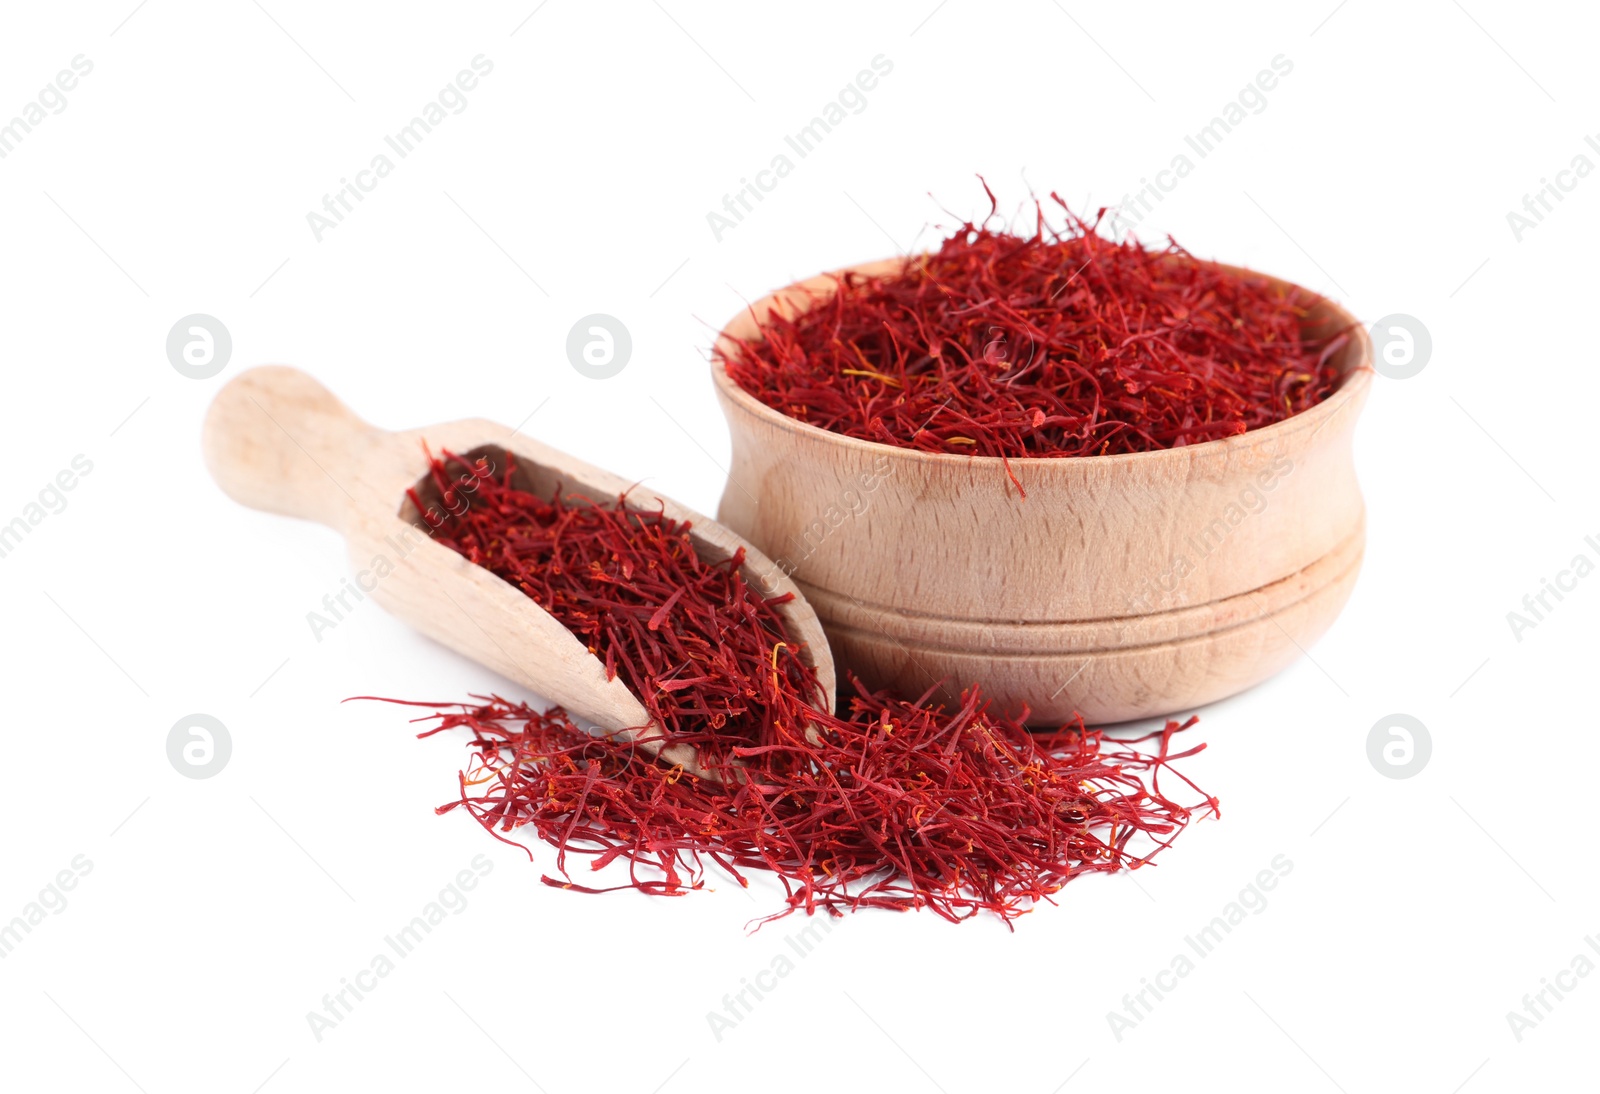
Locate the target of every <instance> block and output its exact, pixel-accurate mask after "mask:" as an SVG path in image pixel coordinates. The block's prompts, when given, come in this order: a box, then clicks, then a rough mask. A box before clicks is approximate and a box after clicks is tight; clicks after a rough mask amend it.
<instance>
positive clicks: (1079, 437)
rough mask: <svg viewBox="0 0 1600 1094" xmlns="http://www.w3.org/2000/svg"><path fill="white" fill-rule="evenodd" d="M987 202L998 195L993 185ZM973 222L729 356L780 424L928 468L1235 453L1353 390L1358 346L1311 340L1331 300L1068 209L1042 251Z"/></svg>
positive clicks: (850, 276)
mask: <svg viewBox="0 0 1600 1094" xmlns="http://www.w3.org/2000/svg"><path fill="white" fill-rule="evenodd" d="M985 191H986V192H988V188H987V186H985ZM989 197H990V201H991V208H990V215H989V217H988V218H986V219H985V220H984V221H983V223H982V224H972V223H970V222H969V223H964V224H962V225H961V226H960V227H959V228H958V229H957V230H956V231H955V232H954V233H953V234H951V236H950V237H949V238H947V239H945V240H944V241H943V243H942V244H941V245H940V247H939V249H938V250H937V251H936V252H934V253H933V254H930V255H926V256H922V257H919V258H916V259H913V260H910V261H908V262H907V263H906V265H905V266H904V268H903V269H902V270H900V271H899V272H897V273H894V274H892V275H888V276H881V277H867V276H863V275H861V274H858V273H854V272H848V273H845V274H843V275H842V276H838V277H835V278H834V287H833V288H832V289H830V290H829V291H828V292H825V293H819V294H817V295H816V298H815V299H814V301H813V303H812V305H811V306H810V307H809V308H807V309H806V310H804V311H802V312H800V313H799V314H798V315H793V316H785V315H783V314H780V313H779V312H777V311H775V310H772V311H769V312H768V313H767V314H764V315H756V316H755V319H756V321H757V323H758V324H759V326H760V328H761V334H762V336H761V338H760V339H759V340H755V341H736V343H735V344H734V346H733V347H732V349H730V350H728V351H727V352H725V353H723V354H720V355H719V356H720V359H721V360H722V361H723V363H724V364H725V366H726V369H727V373H728V376H729V377H730V378H731V379H732V380H733V381H734V382H735V383H737V384H738V385H739V386H740V387H741V388H743V389H744V390H745V391H747V392H749V393H750V394H751V395H753V396H755V397H756V398H757V399H759V400H760V401H761V402H763V403H765V404H766V405H767V406H769V407H771V408H772V409H774V410H777V411H779V412H780V413H782V414H785V415H787V416H789V417H792V418H796V419H798V420H800V421H802V422H807V423H809V424H811V425H814V426H818V427H820V428H822V429H827V430H831V431H833V432H836V433H842V434H845V435H846V436H850V437H856V438H859V439H862V440H867V441H877V442H880V443H883V444H890V445H895V446H898V447H902V448H913V449H918V450H921V451H924V452H943V453H956V454H961V455H969V456H970V455H977V456H999V457H1005V458H1020V457H1035V456H1099V455H1106V454H1118V453H1128V452H1148V451H1153V450H1157V449H1167V448H1176V447H1180V446H1183V445H1191V444H1198V443H1201V442H1204V441H1213V440H1218V439H1221V438H1226V437H1232V436H1234V435H1236V434H1239V433H1243V432H1245V431H1247V430H1251V429H1259V428H1261V427H1262V426H1267V425H1271V424H1272V423H1274V422H1278V421H1282V420H1283V419H1285V418H1288V417H1290V416H1292V415H1295V414H1298V413H1300V412H1301V411H1304V410H1306V409H1307V408H1309V407H1311V406H1314V405H1315V404H1317V403H1319V402H1321V401H1322V400H1323V399H1325V398H1327V397H1328V395H1330V394H1331V393H1332V392H1333V391H1334V389H1335V388H1336V387H1338V384H1339V379H1340V376H1339V372H1338V369H1337V367H1336V364H1335V361H1334V358H1335V355H1336V354H1337V353H1338V351H1339V350H1340V349H1341V348H1342V347H1343V346H1344V345H1345V342H1346V340H1347V335H1346V334H1344V333H1340V334H1336V335H1334V336H1332V337H1329V338H1315V339H1311V338H1306V337H1304V336H1303V335H1302V321H1303V320H1305V319H1306V317H1307V315H1308V313H1309V309H1310V308H1311V306H1312V305H1313V304H1314V303H1315V302H1316V300H1317V298H1316V297H1315V296H1314V295H1313V294H1311V293H1309V292H1306V291H1304V290H1301V289H1295V288H1290V287H1282V286H1277V285H1274V284H1273V283H1272V282H1270V281H1269V280H1267V279H1266V278H1264V277H1259V276H1250V275H1244V274H1239V273H1234V272H1230V271H1228V270H1225V269H1223V268H1221V267H1219V266H1215V265H1212V264H1210V263H1205V262H1201V261H1198V260H1197V259H1195V258H1194V257H1193V256H1192V255H1190V254H1189V253H1188V252H1187V251H1185V250H1183V249H1182V248H1181V247H1179V246H1178V245H1177V244H1176V243H1175V242H1172V241H1171V240H1170V239H1169V241H1168V245H1167V246H1166V247H1163V248H1149V247H1145V246H1143V245H1141V244H1140V243H1139V242H1138V241H1137V240H1135V239H1132V238H1131V237H1130V238H1128V239H1126V240H1124V241H1121V242H1118V241H1114V240H1111V239H1107V238H1105V237H1104V236H1102V235H1101V234H1100V233H1099V227H1100V223H1101V219H1102V218H1103V217H1104V214H1105V210H1101V211H1100V214H1099V215H1098V216H1097V217H1096V219H1095V220H1094V221H1092V222H1090V221H1086V220H1083V219H1082V218H1080V217H1078V216H1076V215H1074V214H1073V213H1072V211H1071V210H1070V209H1068V208H1067V205H1066V203H1065V202H1063V201H1062V200H1061V199H1060V198H1059V197H1057V196H1056V195H1055V194H1051V195H1050V197H1051V200H1052V201H1053V202H1054V203H1055V205H1057V206H1059V208H1060V211H1061V212H1062V213H1063V214H1064V217H1065V226H1064V227H1063V228H1061V229H1059V230H1058V229H1054V228H1052V227H1050V226H1049V225H1048V224H1047V223H1046V217H1045V210H1044V207H1043V205H1041V204H1039V203H1037V202H1036V203H1035V223H1034V229H1033V231H1032V233H1031V234H1027V235H1018V234H1014V233H1012V232H1010V231H1008V230H1006V229H1005V228H1003V227H1001V228H996V227H992V226H991V225H992V224H993V223H994V222H995V219H996V214H995V208H996V207H995V205H994V204H993V201H994V195H993V193H992V192H989Z"/></svg>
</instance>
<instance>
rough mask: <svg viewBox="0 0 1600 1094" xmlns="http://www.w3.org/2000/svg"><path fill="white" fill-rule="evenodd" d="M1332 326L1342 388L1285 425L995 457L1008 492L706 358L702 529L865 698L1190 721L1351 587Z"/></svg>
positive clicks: (1348, 505) (1346, 394) (879, 267)
mask: <svg viewBox="0 0 1600 1094" xmlns="http://www.w3.org/2000/svg"><path fill="white" fill-rule="evenodd" d="M900 264H901V260H889V261H886V262H878V263H871V264H868V265H865V266H860V267H855V269H857V270H859V271H860V272H863V273H866V274H880V273H885V272H889V271H892V270H894V269H897V268H898V267H899V266H900ZM1224 268H1226V269H1234V268H1233V267H1224ZM1279 284H1282V283H1281V282H1280V283H1279ZM833 286H834V281H833V280H832V275H825V276H823V277H818V278H812V279H810V280H809V281H805V282H800V283H799V284H797V285H794V286H790V287H789V288H788V289H785V290H782V291H780V292H778V293H774V294H773V295H772V296H769V297H767V298H765V299H763V300H760V301H757V302H756V304H755V305H753V306H752V307H751V308H750V309H747V310H746V311H743V312H741V313H740V314H739V315H737V316H735V317H734V319H732V320H731V321H730V322H729V323H728V325H727V327H726V329H725V331H724V335H723V337H722V339H720V340H719V347H720V348H722V349H723V350H724V351H731V342H730V341H729V339H730V338H739V339H744V340H752V339H756V338H759V337H760V330H759V326H758V324H757V321H756V317H757V316H765V315H766V314H767V312H768V310H769V309H772V308H777V309H780V310H781V311H783V312H784V313H786V314H795V313H796V312H797V311H798V310H800V309H804V308H806V307H809V306H811V304H812V302H813V301H814V300H815V299H816V298H817V295H818V294H821V295H822V296H826V295H827V294H829V293H831V292H832V290H833ZM1346 327H1350V328H1352V329H1351V338H1350V341H1349V343H1348V345H1347V346H1346V348H1345V349H1344V351H1343V352H1342V353H1341V355H1340V357H1339V359H1338V362H1337V363H1338V366H1339V368H1340V369H1341V371H1342V372H1343V374H1344V380H1343V382H1342V384H1341V386H1340V387H1339V389H1338V390H1337V391H1335V392H1334V394H1333V395H1332V396H1330V397H1329V398H1328V399H1326V400H1325V401H1323V402H1322V403H1320V404H1318V405H1317V406H1315V407H1312V408H1311V409H1310V410H1307V411H1306V412H1305V413H1303V414H1299V415H1296V416H1295V417H1293V418H1290V419H1287V420H1285V421H1283V422H1279V423H1277V424H1275V425H1272V426H1269V427H1267V428H1264V429H1259V430H1255V431H1252V432H1250V433H1245V434H1242V435H1240V436H1238V437H1232V438H1229V439H1227V440H1222V441H1212V442H1208V443H1205V444H1198V445H1191V446H1188V447H1185V448H1177V449H1171V450H1168V451H1163V452H1146V453H1136V454H1131V455H1117V456H1095V457H1079V458H1065V459H1038V458H1036V459H1020V460H1012V461H1010V463H1011V469H1012V470H1013V471H1014V472H1015V474H1016V476H1017V477H1018V478H1019V479H1020V480H1021V481H1022V483H1023V486H1024V488H1025V489H1026V491H1027V497H1026V498H1023V497H1022V496H1021V495H1020V494H1019V493H1018V491H1017V490H1016V489H1015V487H1014V486H1012V485H1011V483H1010V481H1009V479H1008V478H1007V476H1006V471H1005V468H1004V466H1003V465H1002V463H1001V461H1000V460H999V459H996V458H992V457H969V456H961V455H942V454H935V453H924V452H916V451H912V450H909V449H904V448H896V447H893V446H889V445H883V444H876V443H873V442H870V441H861V440H855V439H853V438H849V437H845V436H842V435H840V434H836V433H830V432H827V431H825V430H822V429H818V428H816V427H814V426H810V425H806V424H804V423H802V422H799V421H796V420H794V419H792V418H789V417H787V416H785V415H783V414H780V413H778V412H777V411H775V410H772V409H771V408H769V407H767V406H765V405H764V404H762V403H761V402H760V401H759V400H757V399H755V398H754V397H753V396H751V395H750V394H749V393H747V392H745V391H744V390H742V389H741V388H739V386H738V385H737V384H735V383H733V382H732V381H731V380H730V379H729V378H728V376H727V373H726V371H725V369H724V368H723V367H722V365H721V364H720V362H719V363H715V364H714V365H713V376H714V379H715V383H716V389H717V394H718V398H719V399H720V401H721V403H722V407H723V411H724V413H725V414H726V416H727V418H728V422H729V426H730V429H731V431H732V435H733V463H732V467H731V479H732V481H731V482H730V484H729V487H728V489H727V490H726V491H725V492H724V494H723V497H722V503H721V507H720V508H719V510H718V517H719V519H720V520H721V521H722V522H723V523H724V524H727V525H728V526H729V527H730V528H733V529H734V530H735V531H737V532H739V533H740V534H742V535H744V536H745V537H746V538H748V539H749V540H750V541H751V542H753V543H755V544H756V545H758V546H760V547H761V548H762V549H763V550H764V551H765V552H766V553H767V554H769V555H771V556H772V557H773V558H774V559H776V560H778V562H779V563H780V565H783V566H784V567H785V569H788V570H789V571H790V572H791V573H792V574H793V576H794V577H795V579H796V581H797V583H798V584H799V586H800V588H802V589H803V590H804V591H805V592H806V595H807V597H808V599H810V600H811V602H812V605H813V607H815V608H816V610H817V613H818V615H819V616H820V617H821V618H822V622H823V626H824V628H825V629H826V630H827V632H828V637H829V639H830V641H831V642H832V644H833V652H834V657H835V659H836V660H837V661H838V663H839V665H840V666H841V667H844V668H848V669H851V670H852V671H855V672H857V673H859V674H860V675H861V676H862V677H864V678H865V679H866V680H867V681H868V682H869V683H870V684H872V685H874V686H887V687H892V688H895V689H896V690H898V691H901V692H902V693H907V694H918V693H920V692H922V691H923V690H925V689H927V688H928V687H930V686H934V685H939V688H940V691H941V693H942V694H943V695H945V696H946V697H950V696H951V695H953V694H954V693H956V692H958V691H959V690H960V689H961V688H963V687H965V686H966V685H968V684H971V683H977V684H980V685H982V687H983V690H984V692H985V694H987V695H989V696H990V697H992V698H993V699H994V700H995V701H996V703H997V704H999V705H1000V706H1001V707H1002V708H1004V709H1006V710H1009V711H1016V710H1019V709H1020V708H1022V707H1024V706H1026V707H1027V708H1028V709H1029V710H1030V711H1031V712H1032V714H1031V717H1032V719H1033V720H1034V721H1035V722H1037V723H1059V722H1060V721H1062V720H1064V719H1066V718H1069V717H1071V716H1072V715H1073V714H1074V713H1081V714H1083V716H1084V717H1085V718H1087V719H1088V720H1090V721H1091V722H1116V721H1123V720H1128V719H1134V718H1143V717H1149V716H1153V715H1161V714H1169V713H1174V712H1177V711H1182V710H1187V709H1190V708H1192V707H1194V706H1197V705H1200V704H1203V703H1207V702H1211V701H1213V700H1216V699H1220V698H1222V697H1224V696H1227V695H1231V694H1234V693H1235V692H1238V691H1241V690H1243V689H1245V688H1247V687H1250V686H1252V685H1253V684H1256V683H1258V682H1260V681H1261V680H1263V679H1265V678H1266V677H1267V676H1270V675H1271V674H1272V673H1275V672H1277V671H1278V670H1280V669H1281V668H1283V667H1284V666H1285V665H1287V664H1289V663H1290V662H1291V661H1293V660H1294V659H1295V658H1296V657H1298V656H1299V655H1300V654H1301V652H1302V651H1303V649H1304V648H1305V647H1308V646H1310V645H1311V643H1312V642H1313V641H1315V639H1316V638H1317V637H1318V636H1319V635H1321V634H1322V633H1323V632H1324V631H1325V630H1326V629H1327V627H1328V626H1329V625H1330V624H1331V623H1332V621H1333V619H1334V617H1335V616H1336V615H1337V614H1338V612H1339V610H1340V609H1341V608H1342V607H1343V605H1344V603H1345V600H1346V599H1347V598H1348V596H1349V593H1350V590H1351V588H1352V587H1353V585H1354V582H1355V577H1356V574H1357V572H1358V570H1359V568H1360V562H1361V556H1362V551H1363V547H1364V543H1365V510H1364V507H1363V504H1362V500H1361V494H1360V491H1359V489H1358V487H1357V483H1356V478H1355V469H1354V464H1353V460H1352V455H1351V443H1352V434H1353V431H1354V427H1355V422H1356V417H1357V415H1358V413H1359V411H1360V409H1361V406H1362V404H1363V402H1364V400H1365V398H1366V395H1367V390H1368V387H1369V386H1370V381H1371V371H1370V368H1369V367H1368V366H1369V365H1370V359H1371V352H1372V351H1371V345H1370V342H1369V341H1368V338H1367V335H1366V332H1365V331H1364V330H1363V329H1362V328H1361V327H1360V326H1359V325H1357V324H1355V320H1354V318H1353V317H1352V316H1350V315H1349V314H1348V313H1347V312H1345V311H1344V310H1343V309H1342V308H1340V307H1338V306H1337V305H1336V304H1334V303H1332V302H1331V301H1327V300H1319V302H1318V303H1317V304H1316V305H1315V306H1314V307H1313V308H1312V309H1311V314H1310V317H1309V318H1308V320H1307V323H1306V331H1307V333H1308V334H1322V333H1328V332H1331V331H1335V330H1340V329H1344V328H1346Z"/></svg>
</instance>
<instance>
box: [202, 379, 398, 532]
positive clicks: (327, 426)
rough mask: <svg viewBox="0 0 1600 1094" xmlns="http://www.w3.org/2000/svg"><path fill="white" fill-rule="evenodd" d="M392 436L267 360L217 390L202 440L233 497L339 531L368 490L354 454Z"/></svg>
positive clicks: (216, 474) (214, 470)
mask: <svg viewBox="0 0 1600 1094" xmlns="http://www.w3.org/2000/svg"><path fill="white" fill-rule="evenodd" d="M387 436H388V434H386V433H383V432H382V431H380V430H376V429H374V428H373V427H372V426H370V425H368V424H367V423H366V422H364V421H362V420H361V419H360V418H358V417H356V415H354V414H352V413H351V412H350V410H349V408H347V407H346V406H345V405H344V404H343V403H341V402H340V401H339V400H338V399H337V398H336V397H335V396H334V394H333V393H332V392H331V391H329V390H328V389H327V388H325V387H323V386H322V385H321V384H319V383H318V382H317V381H315V380H313V379H312V378H311V377H310V376H308V375H306V374H305V373H303V372H301V371H300V370H299V369H293V368H288V367H286V366H284V365H263V366H261V367H259V368H253V369H250V370H249V371H248V372H244V373H241V374H240V375H238V376H236V377H234V378H233V379H232V380H230V381H229V382H228V384H227V386H226V387H224V388H223V389H222V390H221V391H219V392H218V393H217V397H216V398H215V399H213V400H212V403H211V408H210V409H209V410H208V411H207V412H206V420H205V426H204V429H203V432H202V434H201V446H202V449H203V450H204V453H205V461H206V466H207V467H208V468H209V469H210V471H211V477H212V478H214V479H215V480H216V481H217V485H219V486H221V487H222V489H223V491H224V492H225V493H226V494H227V495H228V496H229V497H231V498H233V499H234V500H235V501H237V502H240V503H242V504H244V505H248V506H250V507H251V508H253V509H264V510H266V511H267V512H270V513H281V514H283V515H285V516H291V517H300V518H302V519H305V520H314V521H317V522H319V523H321V524H326V525H327V526H329V527H330V528H334V529H337V530H339V531H341V532H342V531H344V530H345V529H346V527H347V526H348V524H349V522H350V520H351V518H352V516H353V515H354V513H355V512H356V511H357V509H358V508H359V507H360V504H361V503H360V502H358V500H357V499H358V498H360V497H361V496H362V494H363V493H365V492H366V491H365V484H364V483H363V481H362V475H361V467H360V463H359V459H358V456H357V454H358V453H359V452H361V451H362V450H363V446H364V445H365V446H370V445H371V444H373V443H375V442H380V440H381V438H384V437H387Z"/></svg>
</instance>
